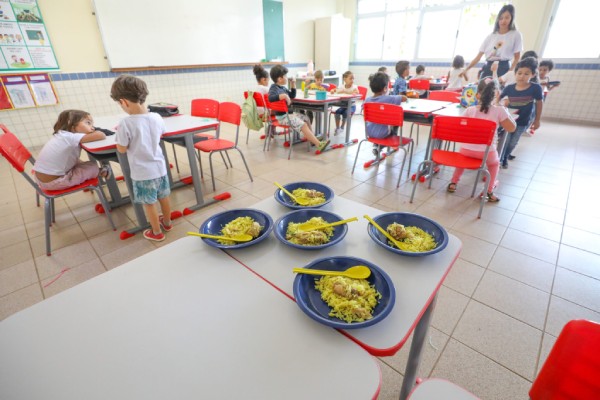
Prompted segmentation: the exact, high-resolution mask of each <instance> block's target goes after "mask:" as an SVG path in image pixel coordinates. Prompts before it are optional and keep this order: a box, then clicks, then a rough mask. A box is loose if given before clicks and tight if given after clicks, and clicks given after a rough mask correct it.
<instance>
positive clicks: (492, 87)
mask: <svg viewBox="0 0 600 400" xmlns="http://www.w3.org/2000/svg"><path fill="white" fill-rule="evenodd" d="M498 93H499V91H498V85H497V83H496V81H495V80H492V79H489V78H488V79H485V78H484V79H482V80H481V81H480V82H479V85H478V87H477V100H478V104H477V105H476V106H471V107H469V108H467V109H466V110H465V113H464V116H465V117H471V118H481V119H487V120H489V121H494V122H495V123H496V124H497V125H500V126H501V127H502V128H503V129H504V130H506V131H508V132H512V131H514V130H515V128H516V125H515V121H514V120H513V119H512V117H511V116H510V114H509V113H508V111H506V109H505V108H504V107H503V106H497V105H495V104H494V103H495V101H496V99H497V98H498ZM497 142H498V135H497V134H495V135H494V141H493V144H492V146H491V147H490V150H489V152H488V155H487V160H486V165H487V168H488V171H489V173H490V180H489V183H488V190H487V194H486V197H487V200H488V201H489V202H492V203H495V202H498V201H500V199H499V198H498V197H497V196H496V195H494V187H495V186H496V184H497V181H496V176H497V175H498V170H499V164H498V151H497V150H496V144H497ZM485 148H486V145H483V144H468V143H463V144H462V145H461V146H460V150H459V152H460V154H463V155H465V156H467V157H473V158H479V159H482V160H483V157H484V155H485ZM464 171H465V170H464V169H463V168H456V169H455V170H454V174H453V175H452V179H451V181H450V184H448V189H447V190H448V192H450V193H454V192H455V191H456V185H457V184H458V181H459V180H460V177H461V176H462V174H463V172H464Z"/></svg>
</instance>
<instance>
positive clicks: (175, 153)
mask: <svg viewBox="0 0 600 400" xmlns="http://www.w3.org/2000/svg"><path fill="white" fill-rule="evenodd" d="M171 146H172V147H173V158H174V159H175V169H177V173H179V162H178V161H177V152H176V151H175V143H171Z"/></svg>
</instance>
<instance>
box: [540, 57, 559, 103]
mask: <svg viewBox="0 0 600 400" xmlns="http://www.w3.org/2000/svg"><path fill="white" fill-rule="evenodd" d="M553 69H554V62H553V61H552V60H542V61H541V62H540V66H539V68H538V78H539V79H538V80H539V83H540V85H542V88H543V89H544V100H546V96H547V95H548V92H549V91H551V90H552V89H554V88H555V87H557V86H558V85H560V83H554V84H553V85H552V84H550V75H548V74H549V73H550V71H552V70H553Z"/></svg>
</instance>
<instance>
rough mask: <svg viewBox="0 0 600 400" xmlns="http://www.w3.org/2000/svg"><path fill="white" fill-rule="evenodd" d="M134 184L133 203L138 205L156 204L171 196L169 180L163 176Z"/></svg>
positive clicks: (134, 182)
mask: <svg viewBox="0 0 600 400" xmlns="http://www.w3.org/2000/svg"><path fill="white" fill-rule="evenodd" d="M132 182H133V201H134V202H135V203H138V204H154V203H156V202H157V201H158V200H159V199H164V198H165V197H167V196H168V195H169V194H171V188H170V186H169V179H168V178H167V176H166V175H165V176H161V177H160V178H156V179H148V180H145V181H135V180H132Z"/></svg>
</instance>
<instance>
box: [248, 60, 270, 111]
mask: <svg viewBox="0 0 600 400" xmlns="http://www.w3.org/2000/svg"><path fill="white" fill-rule="evenodd" d="M252 72H254V76H255V77H256V83H257V86H256V89H254V92H255V93H260V94H263V95H264V94H267V93H269V73H268V72H267V70H266V69H264V68H263V66H262V65H260V64H256V65H255V66H254V68H253V69H252ZM257 111H258V114H260V115H263V114H264V113H265V109H264V108H263V107H257Z"/></svg>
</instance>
